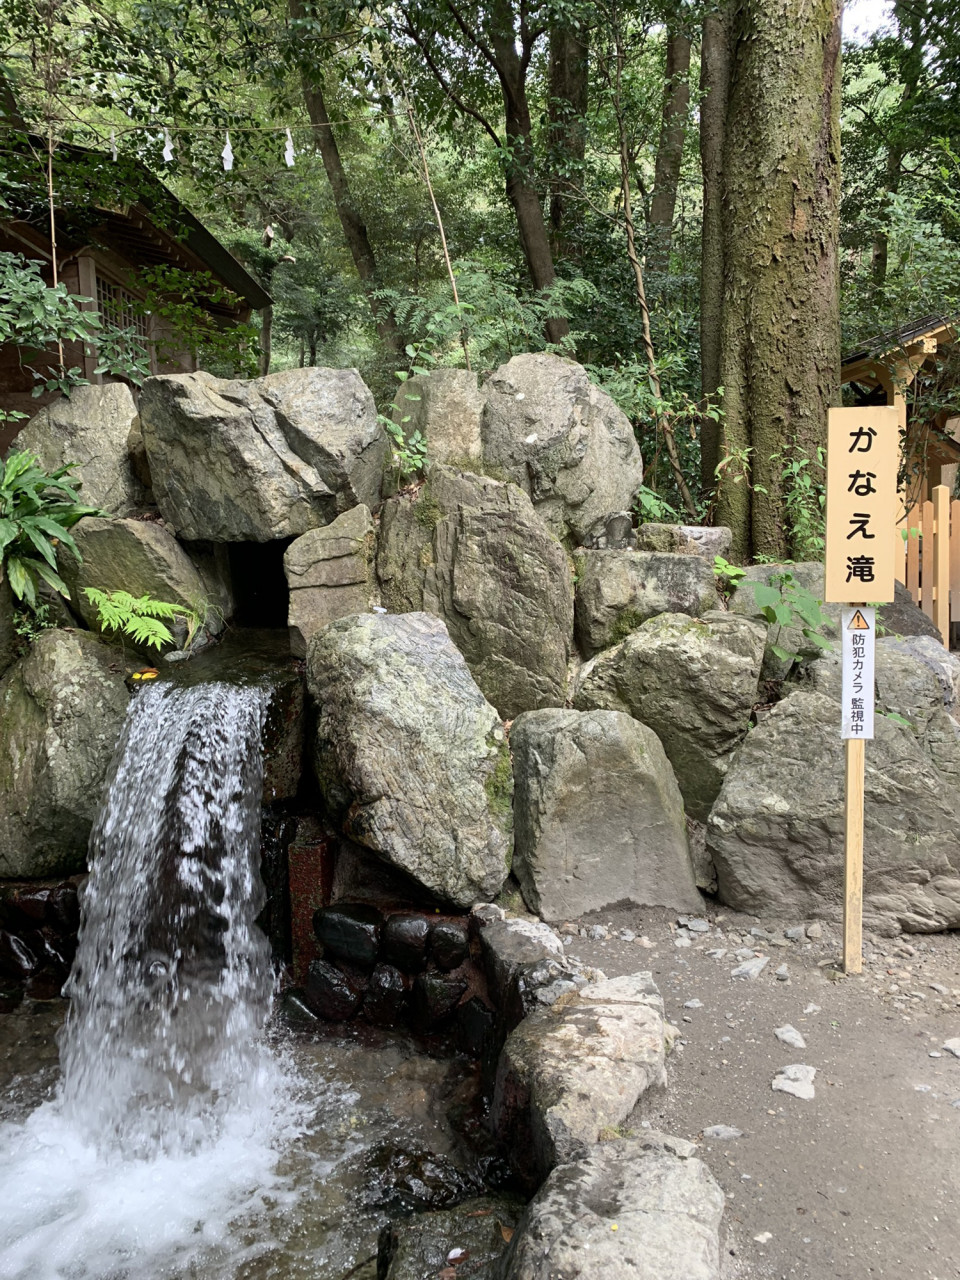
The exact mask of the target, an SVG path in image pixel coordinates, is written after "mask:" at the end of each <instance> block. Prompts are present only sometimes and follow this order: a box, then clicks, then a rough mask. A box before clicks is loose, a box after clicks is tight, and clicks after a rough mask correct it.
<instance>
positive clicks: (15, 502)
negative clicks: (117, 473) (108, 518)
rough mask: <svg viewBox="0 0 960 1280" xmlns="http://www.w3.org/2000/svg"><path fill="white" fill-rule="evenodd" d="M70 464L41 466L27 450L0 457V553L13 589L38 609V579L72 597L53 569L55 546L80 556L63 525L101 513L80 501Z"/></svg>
mask: <svg viewBox="0 0 960 1280" xmlns="http://www.w3.org/2000/svg"><path fill="white" fill-rule="evenodd" d="M74 466H75V464H73V463H71V464H70V465H68V466H66V467H61V468H60V469H59V470H58V471H44V469H43V467H41V466H40V463H39V461H38V460H37V459H36V458H35V457H34V456H33V455H32V454H30V453H11V454H10V456H9V457H8V458H7V460H6V462H0V556H2V557H3V566H4V569H5V570H6V574H7V580H8V582H9V583H10V588H11V590H12V591H13V594H14V595H15V596H16V597H17V599H18V600H22V601H23V602H24V603H25V604H26V605H27V606H28V607H29V608H30V609H34V610H35V609H36V608H37V590H38V588H39V586H40V583H41V582H46V583H48V584H49V585H50V586H51V587H53V589H54V590H55V591H59V593H60V594H61V595H62V596H64V597H65V598H66V599H67V600H69V599H70V592H69V591H68V590H67V587H66V584H65V583H64V582H63V580H62V578H61V577H60V575H59V573H58V572H57V552H56V548H57V545H58V544H62V545H63V546H65V547H66V548H67V549H68V551H70V552H71V553H72V554H73V555H74V556H76V558H77V560H79V559H80V552H79V551H78V550H77V544H76V543H75V542H74V540H73V538H72V537H71V536H70V534H69V533H68V532H67V530H68V529H70V528H72V527H73V525H75V524H76V523H77V521H78V520H80V519H81V518H82V517H83V516H92V515H99V514H100V512H99V511H98V510H97V508H96V507H84V506H81V504H80V500H79V495H78V493H77V486H76V482H75V481H74V480H73V479H72V477H71V476H70V473H71V471H73V469H74Z"/></svg>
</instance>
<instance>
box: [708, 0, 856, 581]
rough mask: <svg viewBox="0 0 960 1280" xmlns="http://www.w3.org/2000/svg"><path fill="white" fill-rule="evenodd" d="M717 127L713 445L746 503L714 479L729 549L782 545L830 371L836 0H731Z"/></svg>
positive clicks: (834, 362)
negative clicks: (722, 121)
mask: <svg viewBox="0 0 960 1280" xmlns="http://www.w3.org/2000/svg"><path fill="white" fill-rule="evenodd" d="M735 6H736V7H734V8H732V9H731V11H730V14H729V17H730V23H731V25H730V28H729V31H730V37H731V38H730V78H729V96H728V100H727V113H726V128H725V136H724V151H723V169H722V191H721V198H722V201H723V227H722V249H723V300H722V313H721V320H720V352H719V378H720V383H721V384H722V386H723V388H724V400H723V404H724V411H725V417H724V435H723V446H722V447H723V448H725V450H726V451H727V452H728V453H729V452H731V451H732V450H733V449H740V448H745V449H749V450H750V454H749V483H750V498H749V510H748V511H745V510H744V505H745V504H744V502H743V498H742V496H741V492H739V491H746V488H747V483H746V481H745V482H743V483H742V484H739V485H733V484H727V485H723V486H721V490H720V496H719V501H718V516H719V518H720V520H721V522H722V523H724V524H729V525H730V526H731V528H732V529H733V533H734V550H735V552H736V553H737V554H738V555H739V556H748V555H756V554H760V553H763V554H764V555H769V556H774V557H781V556H783V554H784V553H785V552H786V551H787V550H788V549H789V541H788V530H787V529H786V528H785V525H784V504H783V497H784V489H783V479H782V475H781V472H782V463H781V462H773V461H772V457H773V455H775V454H777V453H778V452H782V451H783V450H787V451H790V450H792V449H794V448H795V449H796V450H797V451H798V452H799V453H801V454H803V455H805V456H807V457H809V458H815V456H816V450H817V448H818V446H820V445H822V444H824V442H825V440H826V416H827V408H828V407H829V406H830V405H831V404H835V403H836V402H837V399H838V396H839V371H840V320H839V276H838V266H837V239H838V229H839V200H840V8H841V5H840V0H735Z"/></svg>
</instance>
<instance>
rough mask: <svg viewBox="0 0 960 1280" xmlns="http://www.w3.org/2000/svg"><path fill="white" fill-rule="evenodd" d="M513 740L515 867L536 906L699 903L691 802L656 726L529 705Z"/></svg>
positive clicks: (558, 914)
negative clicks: (690, 837)
mask: <svg viewBox="0 0 960 1280" xmlns="http://www.w3.org/2000/svg"><path fill="white" fill-rule="evenodd" d="M510 745H511V749H512V751H513V771H514V806H513V811H514V824H515V829H514V860H513V871H514V875H516V877H517V879H518V880H519V881H520V886H521V888H522V890H523V895H524V899H525V901H526V903H527V905H528V906H529V907H530V909H531V910H532V911H536V913H537V914H538V915H540V916H542V917H543V918H544V919H545V920H567V919H570V918H571V917H575V916H580V915H584V914H585V913H586V912H589V911H597V910H599V909H600V908H602V907H606V906H610V905H612V904H613V903H615V902H620V901H627V902H633V903H637V904H639V905H641V906H669V907H693V908H696V907H697V906H698V905H699V899H698V895H697V891H696V887H695V885H694V879H693V868H692V865H691V862H690V853H689V849H688V846H687V832H686V825H685V821H684V816H683V800H682V799H681V796H680V790H679V788H678V787H677V782H676V779H675V778H674V776H673V770H672V769H671V767H670V764H669V762H668V761H667V758H666V756H665V755H664V753H663V747H662V746H661V745H660V742H659V739H658V738H657V735H656V734H655V733H654V732H653V730H652V729H648V728H647V727H646V726H645V725H642V724H639V723H638V722H637V721H636V720H633V719H631V717H630V716H626V715H624V714H623V713H622V712H616V711H590V712H584V711H562V710H550V711H530V712H527V713H526V714H524V715H522V716H519V717H518V718H517V720H516V721H515V722H514V724H513V728H512V730H511V734H510Z"/></svg>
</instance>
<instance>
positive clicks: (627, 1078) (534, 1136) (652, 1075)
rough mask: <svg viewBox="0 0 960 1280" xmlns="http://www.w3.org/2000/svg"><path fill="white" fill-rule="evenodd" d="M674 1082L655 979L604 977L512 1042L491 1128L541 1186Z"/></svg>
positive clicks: (514, 1034)
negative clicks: (652, 1091) (651, 1092)
mask: <svg viewBox="0 0 960 1280" xmlns="http://www.w3.org/2000/svg"><path fill="white" fill-rule="evenodd" d="M666 1082H667V1076H666V1069H665V1067H664V1024H663V1001H662V999H661V998H660V993H659V992H658V991H657V988H656V986H655V985H654V983H653V978H652V977H651V975H650V974H649V973H632V974H627V975H626V976H625V977H621V978H605V979H603V980H601V981H599V982H593V983H590V984H588V985H587V986H584V987H581V988H580V990H579V991H578V992H576V993H575V994H571V995H569V996H568V997H567V998H566V999H565V1000H562V1001H561V1000H558V1001H557V1002H556V1003H555V1004H553V1005H552V1006H550V1007H549V1008H546V1009H540V1010H536V1011H535V1012H533V1013H531V1014H530V1015H529V1016H528V1017H526V1018H524V1020H523V1021H522V1022H521V1023H520V1025H519V1026H517V1027H515V1028H514V1030H513V1031H511V1032H510V1035H509V1036H508V1037H507V1040H506V1043H505V1044H504V1046H503V1050H502V1052H501V1054H500V1061H499V1063H498V1065H497V1078H496V1084H495V1087H494V1096H493V1108H492V1116H493V1124H494V1129H495V1131H496V1133H497V1135H498V1137H499V1138H501V1139H502V1140H503V1141H505V1142H508V1143H509V1144H510V1151H511V1157H512V1160H513V1162H514V1164H515V1166H516V1168H517V1170H518V1172H519V1173H520V1174H521V1175H522V1176H524V1177H526V1178H527V1179H528V1180H531V1179H532V1180H533V1182H535V1183H539V1182H540V1181H542V1179H543V1178H545V1177H546V1175H547V1174H548V1173H549V1172H550V1170H551V1169H553V1168H554V1167H555V1166H556V1165H558V1164H564V1163H565V1162H566V1161H568V1160H577V1159H579V1158H580V1157H582V1156H584V1155H586V1154H587V1152H588V1151H589V1149H590V1147H592V1146H593V1145H594V1143H596V1142H599V1141H600V1140H601V1138H602V1137H603V1136H606V1134H605V1131H607V1130H610V1129H616V1128H617V1126H618V1125H620V1124H622V1123H623V1121H624V1120H626V1118H627V1116H629V1115H630V1113H631V1111H633V1109H634V1107H635V1106H636V1105H637V1102H638V1101H639V1099H640V1097H641V1096H642V1095H643V1094H644V1093H645V1092H646V1090H647V1089H649V1088H650V1087H651V1086H653V1085H665V1084H666Z"/></svg>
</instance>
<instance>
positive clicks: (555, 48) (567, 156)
mask: <svg viewBox="0 0 960 1280" xmlns="http://www.w3.org/2000/svg"><path fill="white" fill-rule="evenodd" d="M588 71H589V49H588V44H587V34H586V32H585V31H577V30H575V29H574V28H572V27H565V26H560V25H557V26H554V27H552V28H551V31H550V103H549V140H550V171H551V175H552V176H551V179H550V243H551V247H552V250H553V254H554V257H556V258H566V257H569V256H570V251H571V233H572V231H573V227H572V226H571V222H572V219H573V215H574V210H575V209H576V206H575V205H571V203H570V201H569V199H568V197H567V191H568V190H569V187H570V184H571V183H576V182H577V181H579V179H580V170H581V167H582V165H583V160H584V156H585V154H586V141H587V131H586V124H585V121H584V117H585V116H586V112H587V84H588Z"/></svg>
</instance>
